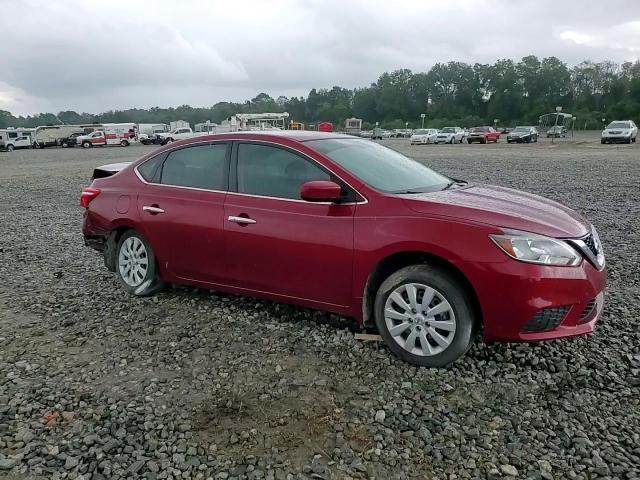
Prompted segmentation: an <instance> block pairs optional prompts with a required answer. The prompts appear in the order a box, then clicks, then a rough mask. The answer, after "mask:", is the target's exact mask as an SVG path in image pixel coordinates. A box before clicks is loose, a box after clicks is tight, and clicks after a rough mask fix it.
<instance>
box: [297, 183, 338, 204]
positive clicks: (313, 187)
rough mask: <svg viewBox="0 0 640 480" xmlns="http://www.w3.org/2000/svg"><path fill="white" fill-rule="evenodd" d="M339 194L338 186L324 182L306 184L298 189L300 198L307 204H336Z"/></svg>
mask: <svg viewBox="0 0 640 480" xmlns="http://www.w3.org/2000/svg"><path fill="white" fill-rule="evenodd" d="M341 193H342V188H341V187H340V185H338V184H337V183H335V182H329V181H326V180H316V181H312V182H306V183H303V184H302V186H301V187H300V198H302V199H303V200H306V201H307V202H337V201H338V200H340V195H341Z"/></svg>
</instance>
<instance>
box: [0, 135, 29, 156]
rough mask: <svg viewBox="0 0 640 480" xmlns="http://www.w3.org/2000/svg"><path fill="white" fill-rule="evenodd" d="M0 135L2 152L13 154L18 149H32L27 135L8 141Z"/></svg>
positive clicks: (8, 139)
mask: <svg viewBox="0 0 640 480" xmlns="http://www.w3.org/2000/svg"><path fill="white" fill-rule="evenodd" d="M2 137H3V135H0V150H6V151H7V152H13V151H14V150H15V149H16V148H31V139H30V138H29V137H27V136H26V135H22V136H20V137H16V138H7V139H6V140H5V139H3V138H2Z"/></svg>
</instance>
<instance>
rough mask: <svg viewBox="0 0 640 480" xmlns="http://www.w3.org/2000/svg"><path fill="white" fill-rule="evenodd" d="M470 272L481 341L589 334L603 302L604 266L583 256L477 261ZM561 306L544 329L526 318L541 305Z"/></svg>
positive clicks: (538, 310)
mask: <svg viewBox="0 0 640 480" xmlns="http://www.w3.org/2000/svg"><path fill="white" fill-rule="evenodd" d="M476 267H480V270H478V271H477V272H476V273H472V274H471V278H469V279H470V281H471V283H472V285H474V287H475V290H476V293H477V295H478V300H479V302H480V308H481V311H482V317H483V325H484V338H485V340H486V341H508V342H518V341H521V342H534V341H541V340H551V339H555V338H564V337H571V336H576V335H584V334H587V333H591V332H592V331H593V330H594V328H595V325H596V323H597V322H598V320H599V319H600V316H601V314H602V310H603V306H604V289H605V286H606V278H607V271H606V268H603V269H602V270H597V269H596V268H595V267H594V266H593V265H592V264H591V263H589V262H588V261H587V260H586V259H585V260H583V261H582V263H581V264H580V265H579V266H576V267H552V266H544V265H536V264H529V263H524V262H518V261H516V260H512V259H509V260H506V261H505V262H503V263H496V264H494V263H492V264H483V265H481V266H476ZM554 309H555V310H556V311H562V312H563V313H562V315H561V316H560V318H558V321H557V322H553V323H552V324H551V325H550V327H549V328H543V329H537V330H536V329H533V331H532V328H531V325H532V320H534V317H536V315H539V314H540V313H541V312H545V311H547V310H554Z"/></svg>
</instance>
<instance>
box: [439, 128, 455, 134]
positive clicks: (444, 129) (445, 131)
mask: <svg viewBox="0 0 640 480" xmlns="http://www.w3.org/2000/svg"><path fill="white" fill-rule="evenodd" d="M455 132H456V129H455V128H453V127H444V128H443V129H442V130H440V133H455Z"/></svg>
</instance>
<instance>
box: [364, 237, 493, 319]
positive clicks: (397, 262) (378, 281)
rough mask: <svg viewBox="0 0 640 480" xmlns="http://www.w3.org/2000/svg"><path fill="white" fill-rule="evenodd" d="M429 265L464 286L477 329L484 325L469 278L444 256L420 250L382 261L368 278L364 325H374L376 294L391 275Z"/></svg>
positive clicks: (478, 302)
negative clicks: (444, 272)
mask: <svg viewBox="0 0 640 480" xmlns="http://www.w3.org/2000/svg"><path fill="white" fill-rule="evenodd" d="M420 264H423V265H428V266H434V267H438V268H440V269H443V270H445V271H447V272H448V273H449V274H450V275H452V276H453V277H454V278H455V279H456V280H458V281H459V282H460V284H461V285H462V286H463V288H464V290H465V292H466V293H467V294H468V295H469V298H470V299H471V302H472V307H473V309H474V312H475V314H476V319H477V321H478V323H479V324H478V325H477V327H481V326H482V324H483V318H482V309H481V307H480V301H479V299H478V294H477V292H476V290H475V288H474V287H473V285H472V284H471V282H470V281H469V279H468V278H467V276H466V275H465V274H464V273H463V272H462V270H460V269H459V268H458V267H457V266H456V265H454V264H453V263H451V262H450V261H449V260H447V259H445V258H443V257H442V256H439V255H436V254H433V253H430V252H426V251H420V250H406V251H400V252H395V253H391V254H389V255H387V256H386V257H384V258H382V259H380V261H379V262H378V263H377V264H376V265H375V267H374V268H373V270H372V271H371V273H370V274H369V276H368V278H367V282H366V284H365V287H364V292H363V295H362V323H363V325H367V326H369V325H374V319H373V314H374V303H375V298H376V294H377V293H378V289H379V288H380V285H382V282H384V281H385V279H386V278H387V277H389V275H391V274H393V273H394V272H397V271H398V270H400V269H401V268H404V267H408V266H410V265H420Z"/></svg>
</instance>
